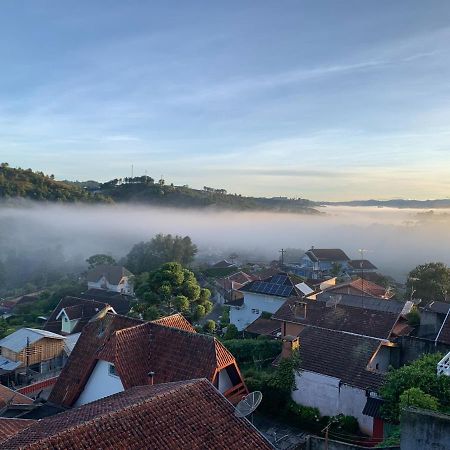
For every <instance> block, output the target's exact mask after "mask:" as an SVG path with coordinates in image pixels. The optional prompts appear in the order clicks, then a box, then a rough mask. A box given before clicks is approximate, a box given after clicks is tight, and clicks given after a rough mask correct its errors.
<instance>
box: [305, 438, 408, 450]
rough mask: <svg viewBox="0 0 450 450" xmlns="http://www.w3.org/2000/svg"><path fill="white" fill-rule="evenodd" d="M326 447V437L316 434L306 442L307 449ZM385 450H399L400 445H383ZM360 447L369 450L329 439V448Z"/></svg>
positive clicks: (345, 448)
mask: <svg viewBox="0 0 450 450" xmlns="http://www.w3.org/2000/svg"><path fill="white" fill-rule="evenodd" d="M324 448H326V447H325V439H323V438H320V437H316V436H310V437H309V438H308V441H307V444H306V450H323V449H324ZM383 448H384V450H399V449H400V447H383ZM359 449H361V450H362V449H365V450H367V447H362V446H360V445H353V444H347V443H346V442H338V441H333V440H332V439H329V440H328V450H359Z"/></svg>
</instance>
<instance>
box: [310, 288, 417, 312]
mask: <svg viewBox="0 0 450 450" xmlns="http://www.w3.org/2000/svg"><path fill="white" fill-rule="evenodd" d="M316 298H317V300H318V301H322V302H327V301H329V300H331V301H336V302H337V303H338V304H339V305H346V306H354V307H356V308H364V309H370V310H373V311H384V312H390V313H394V314H400V313H402V314H407V313H408V312H410V310H411V308H412V303H411V302H409V301H403V302H402V301H398V300H386V299H382V298H380V299H379V298H375V297H368V296H362V297H361V296H360V295H352V294H335V293H333V292H327V291H324V292H322V293H321V294H318V295H317V297H316Z"/></svg>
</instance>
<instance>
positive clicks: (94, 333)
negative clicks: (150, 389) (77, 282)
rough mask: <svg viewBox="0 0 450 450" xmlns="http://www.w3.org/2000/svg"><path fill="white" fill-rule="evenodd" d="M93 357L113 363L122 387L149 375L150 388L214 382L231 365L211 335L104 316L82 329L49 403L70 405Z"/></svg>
mask: <svg viewBox="0 0 450 450" xmlns="http://www.w3.org/2000/svg"><path fill="white" fill-rule="evenodd" d="M103 322H104V323H103ZM98 359H101V360H105V361H108V362H111V363H113V364H114V365H115V367H116V370H117V373H118V374H119V376H120V379H121V381H122V384H123V386H124V387H125V389H128V388H131V387H133V386H138V385H143V384H147V383H148V382H149V377H148V373H149V372H154V373H155V375H154V378H153V381H154V383H155V384H159V383H166V382H172V381H181V380H188V379H193V378H207V379H208V380H210V381H214V377H215V375H216V371H217V370H220V369H221V368H224V367H226V366H228V365H230V364H235V359H234V357H233V356H232V355H231V353H230V352H229V351H228V350H227V349H226V348H225V347H224V346H223V345H222V344H221V343H220V342H219V341H218V340H217V339H215V338H214V337H212V336H207V335H203V334H198V333H193V332H190V331H185V330H181V329H178V328H172V327H167V326H164V325H161V324H159V323H154V322H142V321H136V320H133V319H128V318H125V317H122V316H117V315H116V316H115V315H113V316H112V317H111V315H109V314H108V315H107V316H106V317H105V318H104V319H99V320H97V321H95V322H91V323H89V324H88V325H87V326H86V327H85V328H84V330H83V332H82V333H81V336H80V338H79V340H78V342H77V345H76V346H75V348H74V350H73V351H72V353H71V355H70V358H69V360H68V362H67V364H66V366H65V368H64V369H63V371H62V373H61V375H60V377H59V380H58V382H57V383H56V385H55V387H54V389H53V391H52V393H51V394H50V398H49V400H50V401H51V402H53V403H56V404H60V405H64V406H72V405H73V404H74V402H75V401H76V399H77V398H78V396H79V395H80V394H81V392H82V390H83V388H84V385H85V383H86V381H87V379H88V378H89V376H90V374H91V372H92V370H93V368H94V366H95V364H96V362H97V360H98Z"/></svg>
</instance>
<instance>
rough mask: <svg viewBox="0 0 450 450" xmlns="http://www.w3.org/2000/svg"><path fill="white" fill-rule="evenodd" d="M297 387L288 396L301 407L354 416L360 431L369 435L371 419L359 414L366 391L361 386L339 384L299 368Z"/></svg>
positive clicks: (336, 379)
mask: <svg viewBox="0 0 450 450" xmlns="http://www.w3.org/2000/svg"><path fill="white" fill-rule="evenodd" d="M295 379H296V384H297V390H295V391H293V392H292V399H293V400H294V401H295V402H297V403H299V404H301V405H305V406H313V407H315V408H318V409H319V411H320V413H321V415H324V416H325V415H326V416H335V415H337V414H345V415H349V416H354V417H356V418H357V419H358V422H359V426H360V428H361V430H362V431H363V432H364V433H366V434H369V435H372V430H373V419H372V417H369V416H365V415H363V413H362V411H363V409H364V406H365V404H366V400H367V397H366V393H365V391H364V390H362V389H358V388H354V387H350V386H347V385H345V384H342V385H341V386H340V387H339V381H340V380H339V379H338V378H333V377H328V376H326V375H321V374H318V373H315V372H307V371H303V372H302V373H301V375H298V374H297V375H296V377H295Z"/></svg>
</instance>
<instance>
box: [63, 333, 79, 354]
mask: <svg viewBox="0 0 450 450" xmlns="http://www.w3.org/2000/svg"><path fill="white" fill-rule="evenodd" d="M80 334H81V333H75V334H69V336H66V340H65V341H64V350H65V352H66V353H67V355H70V354H71V353H72V350H73V349H74V347H75V344H76V343H77V341H78V338H79V337H80Z"/></svg>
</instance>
